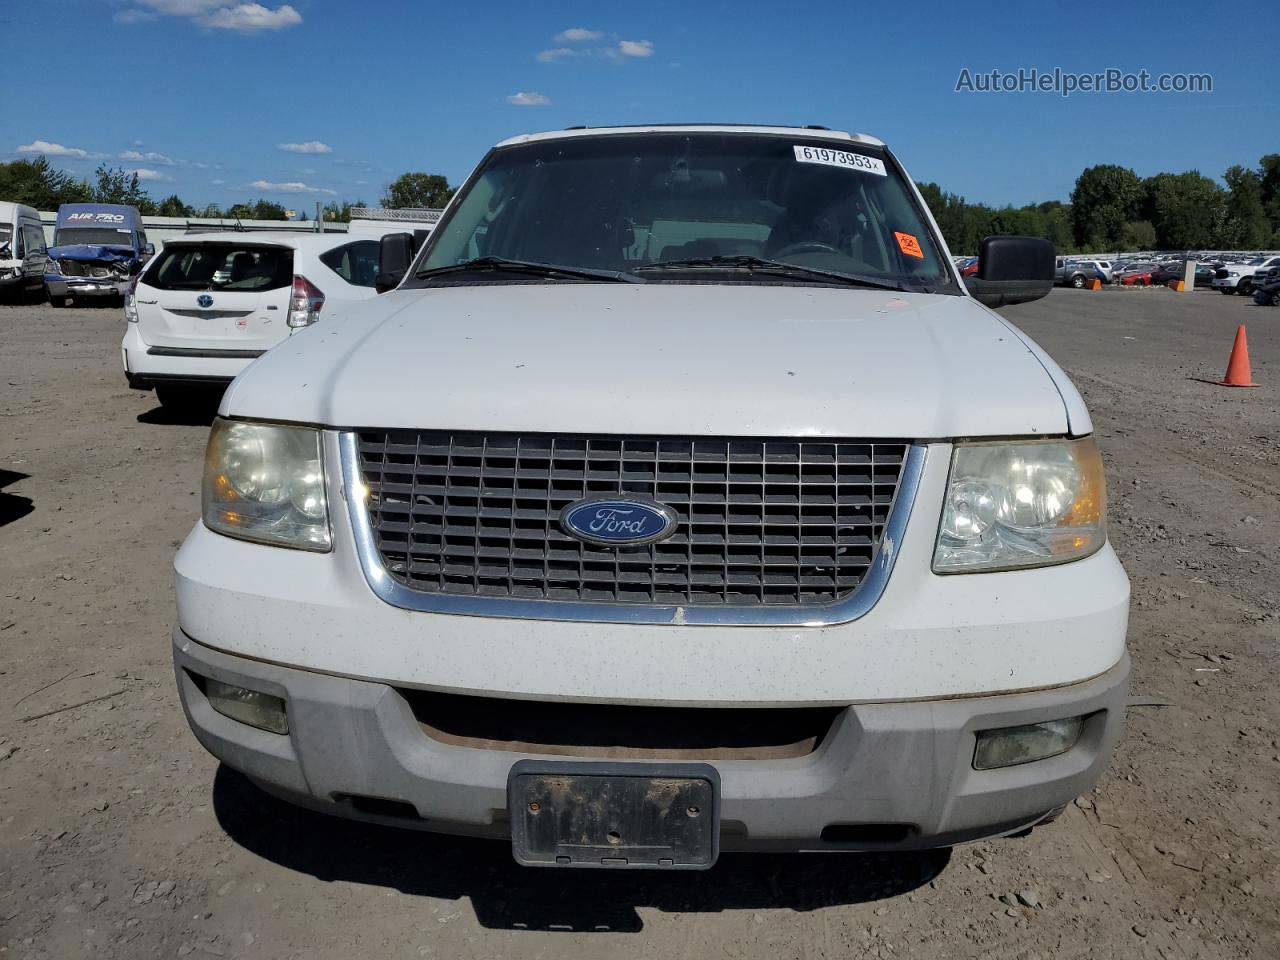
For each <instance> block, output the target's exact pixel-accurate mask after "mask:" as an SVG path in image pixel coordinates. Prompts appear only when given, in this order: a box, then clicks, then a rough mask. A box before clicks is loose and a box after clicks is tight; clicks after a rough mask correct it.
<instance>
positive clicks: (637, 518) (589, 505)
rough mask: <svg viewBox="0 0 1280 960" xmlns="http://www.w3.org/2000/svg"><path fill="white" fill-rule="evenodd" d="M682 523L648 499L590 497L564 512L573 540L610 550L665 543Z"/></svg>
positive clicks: (672, 512) (566, 528)
mask: <svg viewBox="0 0 1280 960" xmlns="http://www.w3.org/2000/svg"><path fill="white" fill-rule="evenodd" d="M679 522H680V518H679V517H678V516H676V512H675V511H674V510H672V509H671V508H670V507H668V506H666V505H665V504H661V503H658V501H656V500H649V499H648V498H644V497H628V496H621V497H588V498H587V499H585V500H576V501H574V502H573V503H571V504H569V505H568V506H567V507H565V508H564V510H562V511H561V512H560V525H561V526H562V527H564V530H565V533H567V534H569V536H571V537H577V538H578V539H579V540H585V541H586V542H587V543H596V544H600V545H602V546H609V547H634V546H639V545H640V544H645V543H653V542H654V541H656V540H665V539H666V538H667V537H669V536H671V534H672V533H674V532H675V529H676V525H677V524H678V523H679Z"/></svg>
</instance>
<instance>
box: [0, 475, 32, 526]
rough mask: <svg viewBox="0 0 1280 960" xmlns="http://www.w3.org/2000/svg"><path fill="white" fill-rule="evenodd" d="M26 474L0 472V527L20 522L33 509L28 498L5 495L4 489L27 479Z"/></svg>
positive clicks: (14, 494)
mask: <svg viewBox="0 0 1280 960" xmlns="http://www.w3.org/2000/svg"><path fill="white" fill-rule="evenodd" d="M27 476H28V475H27V474H25V473H18V472H17V471H16V470H0V527H3V526H4V525H5V524H9V523H13V521H15V520H20V519H21V518H23V517H25V516H26V515H27V514H28V513H30V512H31V511H32V510H34V509H35V504H33V503H32V502H31V498H30V497H20V496H18V495H17V494H16V493H5V492H4V488H5V487H7V486H9V484H11V483H17V482H18V481H19V480H25V479H27Z"/></svg>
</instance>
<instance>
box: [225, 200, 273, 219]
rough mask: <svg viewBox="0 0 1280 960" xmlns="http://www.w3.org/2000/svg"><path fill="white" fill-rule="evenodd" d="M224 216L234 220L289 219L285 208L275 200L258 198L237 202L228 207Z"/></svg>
mask: <svg viewBox="0 0 1280 960" xmlns="http://www.w3.org/2000/svg"><path fill="white" fill-rule="evenodd" d="M223 216H225V217H227V218H228V219H232V220H288V219H289V218H288V217H287V216H285V209H284V207H282V206H281V205H280V204H278V203H276V202H275V201H274V200H258V201H257V202H255V203H250V202H248V201H246V202H244V203H235V204H232V205H231V206H230V207H228V208H227V212H226V213H225V214H223Z"/></svg>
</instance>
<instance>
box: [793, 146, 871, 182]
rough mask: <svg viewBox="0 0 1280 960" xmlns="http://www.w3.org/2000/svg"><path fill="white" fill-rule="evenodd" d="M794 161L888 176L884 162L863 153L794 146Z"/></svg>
mask: <svg viewBox="0 0 1280 960" xmlns="http://www.w3.org/2000/svg"><path fill="white" fill-rule="evenodd" d="M795 151H796V160H798V161H799V162H800V163H821V164H823V165H824V166H828V167H845V168H846V169H848V170H861V171H862V172H863V173H874V174H875V175H876V176H879V177H887V176H888V175H889V174H888V172H887V171H886V170H885V168H884V161H883V160H878V159H876V158H875V157H869V156H867V155H866V154H865V153H846V152H845V151H843V150H832V149H830V148H829V147H803V146H801V145H800V144H795Z"/></svg>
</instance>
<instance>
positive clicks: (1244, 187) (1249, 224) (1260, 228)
mask: <svg viewBox="0 0 1280 960" xmlns="http://www.w3.org/2000/svg"><path fill="white" fill-rule="evenodd" d="M1222 179H1223V180H1225V181H1226V182H1227V190H1228V191H1229V193H1228V195H1227V202H1226V210H1225V214H1226V216H1225V222H1224V223H1223V228H1222V237H1221V242H1222V244H1223V245H1224V246H1231V247H1244V248H1249V247H1252V248H1260V247H1265V246H1267V245H1268V244H1269V243H1270V242H1271V220H1270V218H1268V216H1267V211H1266V207H1265V206H1264V204H1263V202H1262V177H1260V176H1259V175H1258V173H1257V172H1256V171H1254V170H1247V169H1245V168H1244V167H1241V166H1239V165H1236V166H1232V167H1228V168H1227V172H1226V173H1224V174H1223V175H1222Z"/></svg>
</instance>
